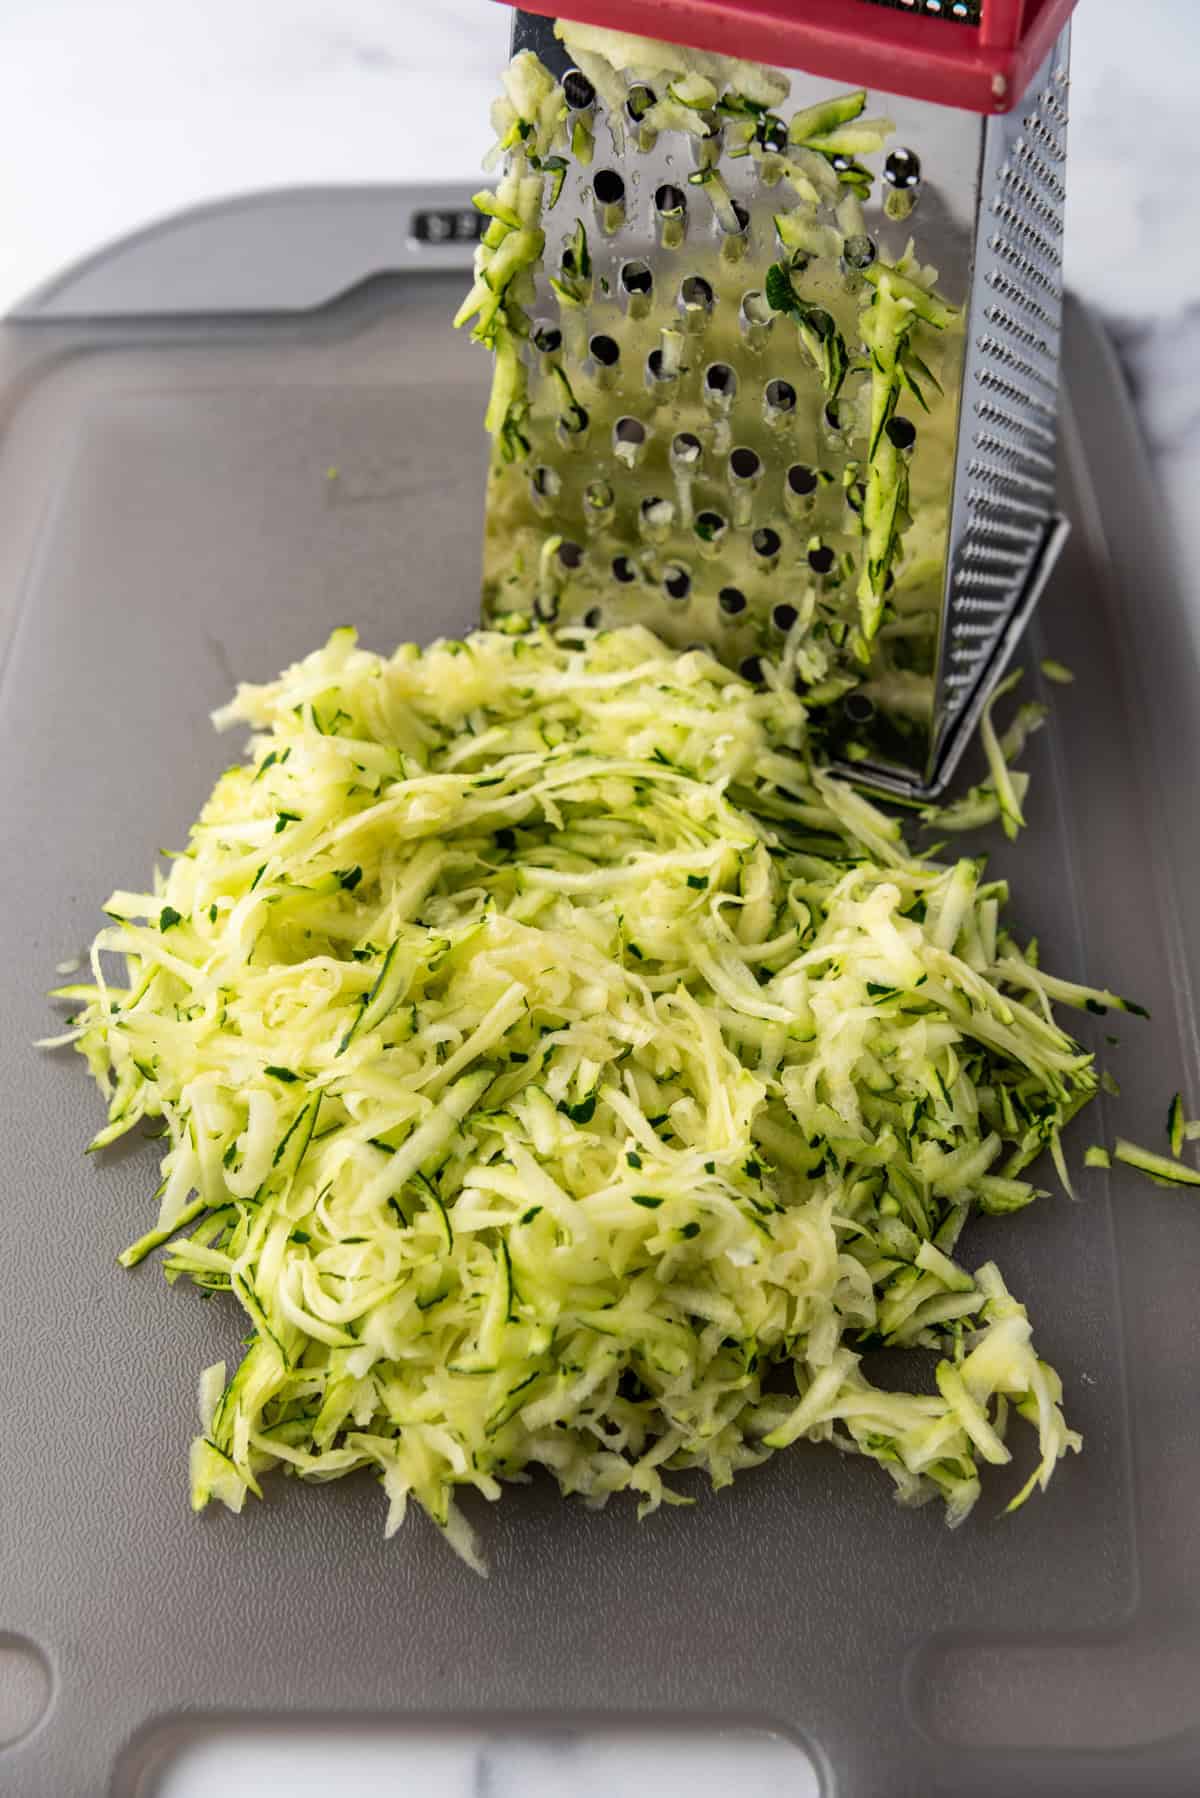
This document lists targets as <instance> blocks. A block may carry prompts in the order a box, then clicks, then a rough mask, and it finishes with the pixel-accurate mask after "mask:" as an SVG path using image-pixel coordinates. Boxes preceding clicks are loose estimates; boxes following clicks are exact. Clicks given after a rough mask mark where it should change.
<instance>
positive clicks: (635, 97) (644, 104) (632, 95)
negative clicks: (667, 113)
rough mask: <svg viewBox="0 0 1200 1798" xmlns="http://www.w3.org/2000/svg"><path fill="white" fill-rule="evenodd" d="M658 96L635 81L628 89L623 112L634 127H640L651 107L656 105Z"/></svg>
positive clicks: (642, 83) (640, 82) (649, 88)
mask: <svg viewBox="0 0 1200 1798" xmlns="http://www.w3.org/2000/svg"><path fill="white" fill-rule="evenodd" d="M657 103H658V95H657V94H656V93H655V91H654V89H653V88H652V87H647V86H646V83H645V82H644V81H637V82H635V83H634V85H633V86H632V87H631V88H630V90H629V93H628V95H627V96H626V100H625V110H626V112H627V113H628V114H629V116H630V118H631V119H632V120H633V122H634V124H635V125H640V124H641V122H642V120H643V119H644V118H645V116H646V114H647V113H648V112H649V110H650V108H651V107H652V106H655V105H657Z"/></svg>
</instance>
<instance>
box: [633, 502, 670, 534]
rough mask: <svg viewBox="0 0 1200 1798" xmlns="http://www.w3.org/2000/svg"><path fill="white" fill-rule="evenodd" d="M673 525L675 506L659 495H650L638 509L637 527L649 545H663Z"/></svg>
mask: <svg viewBox="0 0 1200 1798" xmlns="http://www.w3.org/2000/svg"><path fill="white" fill-rule="evenodd" d="M674 523H675V506H674V504H673V502H672V501H671V500H669V499H664V498H663V496H662V495H661V494H658V493H652V494H650V495H649V496H648V497H647V498H646V499H644V500H643V501H642V503H641V506H640V507H639V508H638V526H639V528H640V530H641V533H642V536H643V537H644V538H646V539H647V541H648V542H650V543H665V542H666V540H667V538H668V536H669V535H670V532H671V526H672V525H673V524H674Z"/></svg>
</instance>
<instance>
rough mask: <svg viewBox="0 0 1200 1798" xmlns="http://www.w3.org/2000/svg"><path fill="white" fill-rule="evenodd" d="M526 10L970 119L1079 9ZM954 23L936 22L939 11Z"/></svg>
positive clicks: (1019, 75)
mask: <svg viewBox="0 0 1200 1798" xmlns="http://www.w3.org/2000/svg"><path fill="white" fill-rule="evenodd" d="M520 4H521V5H522V6H523V7H524V10H525V11H526V12H535V13H541V14H542V15H543V16H545V17H552V18H569V19H575V20H578V22H579V23H580V24H584V25H603V26H605V27H607V28H608V29H609V30H611V31H631V32H634V33H636V34H637V35H638V36H640V37H655V38H663V39H665V40H666V41H667V42H668V43H674V44H688V45H691V46H692V47H694V48H695V49H697V50H715V51H718V52H720V53H721V54H723V55H725V56H740V57H745V58H747V59H748V60H750V61H752V62H768V63H774V64H776V65H777V66H780V67H783V68H785V69H804V70H805V71H806V72H807V73H808V74H812V75H824V76H827V77H828V78H829V79H830V80H833V81H844V82H850V83H852V84H853V85H854V86H855V87H871V88H881V89H883V90H884V91H885V92H887V93H893V94H907V95H908V96H909V97H910V98H911V99H914V100H933V101H936V102H937V103H938V104H940V105H942V106H958V107H962V108H964V109H965V110H967V111H968V112H1011V111H1012V109H1013V107H1014V106H1016V105H1018V104H1019V102H1020V100H1021V99H1022V97H1023V96H1024V94H1025V92H1026V90H1027V89H1028V87H1029V84H1030V82H1031V81H1032V80H1033V77H1034V75H1035V74H1036V72H1037V70H1038V68H1039V67H1040V65H1041V64H1042V62H1043V61H1044V60H1045V58H1046V56H1047V55H1048V54H1049V52H1050V48H1051V46H1052V45H1053V43H1054V41H1055V39H1056V38H1057V36H1058V34H1059V32H1060V31H1061V30H1062V29H1063V26H1064V25H1065V24H1066V22H1067V20H1068V18H1069V17H1070V15H1071V12H1072V10H1073V9H1074V6H1075V0H982V8H981V18H980V23H979V24H978V25H971V24H967V23H965V22H960V21H959V20H957V19H955V18H954V17H953V15H952V11H951V9H952V6H953V0H941V5H940V6H939V7H936V8H934V7H933V6H932V5H931V4H930V0H912V5H911V9H910V8H909V6H908V5H906V4H905V3H904V0H900V4H898V5H882V4H880V3H879V0H566V4H565V5H562V4H559V0H520ZM935 10H936V11H941V12H945V13H947V14H950V15H951V16H949V17H945V18H937V17H931V16H930V13H931V12H933V11H935Z"/></svg>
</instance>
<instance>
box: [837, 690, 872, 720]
mask: <svg viewBox="0 0 1200 1798" xmlns="http://www.w3.org/2000/svg"><path fill="white" fill-rule="evenodd" d="M842 711H843V712H844V713H845V715H846V717H847V718H848V719H849V721H850V723H851V724H869V723H870V722H871V720H872V718H873V717H874V716H875V704H874V701H873V700H871V699H869V698H868V697H867V695H866V694H865V693H847V695H846V697H845V699H843V701H842Z"/></svg>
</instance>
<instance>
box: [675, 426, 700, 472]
mask: <svg viewBox="0 0 1200 1798" xmlns="http://www.w3.org/2000/svg"><path fill="white" fill-rule="evenodd" d="M701 453H702V445H701V443H700V439H699V438H698V437H694V436H693V435H692V433H691V432H690V431H679V432H678V433H677V434H676V435H675V436H674V437H672V439H671V461H672V463H673V465H674V466H675V467H676V468H695V466H696V464H697V463H698V462H699V460H700V456H701Z"/></svg>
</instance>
